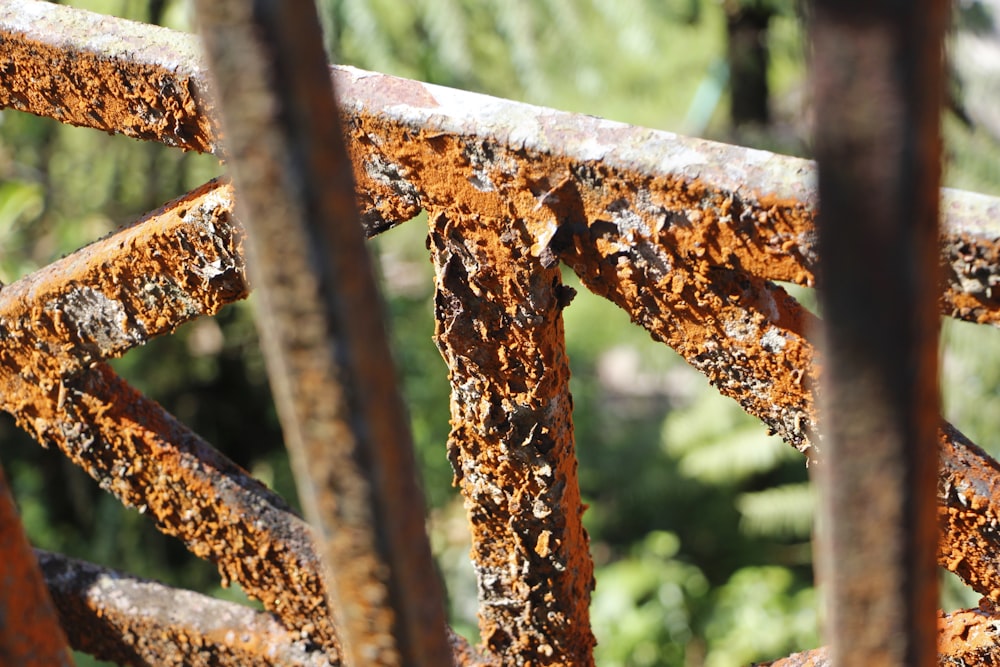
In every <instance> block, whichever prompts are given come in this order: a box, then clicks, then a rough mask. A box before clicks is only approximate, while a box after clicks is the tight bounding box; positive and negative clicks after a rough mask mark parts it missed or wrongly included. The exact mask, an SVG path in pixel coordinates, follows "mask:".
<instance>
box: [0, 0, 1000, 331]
mask: <svg viewBox="0 0 1000 667" xmlns="http://www.w3.org/2000/svg"><path fill="white" fill-rule="evenodd" d="M0 40H2V43H3V44H4V49H3V50H0V54H2V55H0V71H2V72H3V73H4V81H5V84H6V85H5V87H4V89H0V107H8V106H9V107H12V108H16V109H21V110H24V111H30V112H32V113H36V114H40V115H45V116H49V117H52V118H57V119H59V120H62V121H64V122H69V123H73V124H78V125H83V126H86V127H94V128H97V129H102V130H105V131H109V132H122V133H126V134H129V135H130V136H135V137H140V138H143V139H151V140H155V141H160V142H163V143H167V144H169V145H177V146H181V147H183V148H186V149H192V150H200V151H213V152H214V151H216V150H217V148H218V139H217V134H218V132H217V130H216V129H215V128H214V126H213V125H212V122H211V118H210V115H211V112H212V109H211V108H210V106H209V104H208V102H207V101H206V97H205V95H204V94H203V91H204V90H205V89H207V87H208V86H207V83H206V76H205V68H204V66H203V64H202V62H201V60H200V55H199V54H200V49H199V48H198V45H197V40H196V39H195V38H194V36H192V35H184V34H181V33H175V32H171V31H169V30H165V29H162V28H157V27H155V26H144V25H141V24H136V23H132V22H129V21H123V20H121V19H114V18H110V17H104V16H99V15H96V14H90V13H88V12H83V11H80V10H75V9H71V8H65V7H59V6H57V5H50V4H48V3H43V2H37V1H35V0H11V1H10V2H7V3H5V5H4V6H3V7H0ZM333 71H334V77H335V79H336V84H337V90H338V99H339V100H340V105H341V109H342V112H343V115H344V119H345V121H347V122H349V123H352V124H364V125H366V127H367V129H368V131H367V132H365V133H361V134H360V135H355V140H356V141H355V142H354V143H353V144H352V146H351V150H352V153H354V159H355V177H356V180H357V181H358V183H359V185H360V186H361V187H360V192H359V198H360V201H362V202H363V203H364V207H363V210H362V217H363V220H364V221H365V224H366V227H367V229H368V230H369V232H370V233H374V232H376V231H377V230H379V229H381V228H384V227H385V226H391V225H393V224H396V223H398V222H400V221H401V220H402V219H407V218H409V217H412V215H415V214H416V212H417V211H418V210H419V208H420V204H419V200H420V193H419V187H418V186H417V184H416V183H415V182H414V180H413V178H412V176H413V175H414V174H415V172H414V171H413V169H412V168H409V167H407V166H406V164H405V162H406V155H407V153H409V154H414V153H425V154H433V152H434V151H435V150H436V146H435V140H436V139H438V138H441V137H442V136H444V135H457V136H464V137H465V140H466V141H467V142H469V143H470V144H472V145H473V147H472V148H471V149H470V151H469V158H470V161H471V163H472V164H471V167H472V169H471V170H470V171H471V173H470V174H468V175H467V176H466V178H468V179H469V181H470V183H471V184H473V185H476V186H477V187H479V188H480V189H481V190H482V191H489V189H490V188H491V187H493V181H492V177H493V175H494V169H493V165H492V164H491V159H490V155H491V153H490V145H491V144H493V143H496V144H499V145H500V146H502V147H506V148H509V149H513V150H520V149H522V148H523V149H526V150H527V151H529V152H531V153H535V154H539V153H541V154H552V153H555V154H559V155H563V156H566V157H567V158H569V160H570V161H572V162H574V163H577V164H585V163H592V162H602V163H603V164H604V165H606V166H608V167H611V168H613V169H614V170H615V171H618V172H620V173H622V174H623V175H625V176H626V177H627V178H628V179H629V180H631V181H632V182H636V183H639V182H643V181H645V180H647V179H655V178H664V177H667V178H671V179H675V180H678V181H679V182H682V183H688V184H690V183H693V182H700V183H701V186H700V187H696V188H694V189H692V190H691V193H692V195H693V196H694V197H695V198H696V199H698V198H703V199H704V200H705V201H704V203H705V204H706V205H707V207H708V208H709V209H710V211H714V212H715V213H714V214H710V215H707V216H704V217H702V213H703V211H704V208H705V207H699V206H690V205H687V204H685V202H686V201H687V202H690V198H682V199H681V200H678V201H676V202H673V201H667V202H666V205H665V206H662V207H656V206H654V207H652V208H646V209H644V210H643V209H637V211H638V212H639V213H640V214H641V215H646V214H651V215H654V216H659V217H661V218H666V219H668V220H671V221H674V222H678V223H681V224H680V226H681V227H684V228H687V229H688V231H686V232H683V233H682V236H686V237H688V238H689V239H690V240H691V242H692V243H693V246H692V250H695V251H697V252H699V253H701V254H702V255H704V256H706V257H708V258H710V259H712V261H713V262H716V263H720V264H722V265H726V266H733V267H738V268H740V269H741V270H743V271H746V272H748V273H751V274H753V275H756V276H757V277H760V278H765V279H769V280H785V281H791V282H796V283H799V284H803V285H808V284H812V282H813V280H814V273H815V269H816V262H817V252H816V245H815V244H816V235H815V230H814V228H813V225H812V220H813V216H814V214H815V211H816V207H817V199H816V194H815V183H814V182H815V166H814V165H813V163H812V162H809V161H807V160H801V159H797V158H790V157H785V156H781V155H775V154H772V153H768V152H766V151H758V150H752V149H747V148H742V147H739V146H728V145H725V144H718V143H713V142H709V141H703V140H700V139H691V138H688V137H682V136H678V135H675V134H672V133H670V132H661V131H655V130H648V129H644V128H637V127H630V126H627V125H624V124H622V123H615V122H611V121H606V120H601V119H597V118H593V117H590V116H581V115H576V114H568V113H563V112H558V111H554V110H551V109H543V108H540V107H533V106H530V105H527V104H520V103H517V102H511V101H508V100H500V99H496V98H492V97H487V96H484V95H478V94H475V93H467V92H462V91H458V90H453V89H448V88H443V87H440V86H434V85H430V84H424V83H420V82H417V81H409V80H406V79H399V78H397V77H392V76H387V75H383V74H376V73H372V72H363V71H360V70H356V69H353V68H348V67H338V68H334V70H333ZM56 73H62V74H61V75H56ZM43 92H44V94H43ZM93 100H101V102H99V103H98V104H100V105H103V107H98V104H94V103H93ZM373 120H375V121H379V122H377V123H370V122H367V121H373ZM383 130H385V131H389V132H390V133H391V132H397V133H398V132H400V131H401V132H404V133H406V134H407V135H408V136H409V137H410V138H411V139H412V140H414V141H415V142H416V143H415V145H413V146H409V147H407V148H406V151H402V152H401V151H399V150H398V149H397V148H398V147H396V146H393V145H392V143H388V144H387V143H386V139H387V138H388V137H386V136H385V135H384V132H383ZM422 130H424V131H422ZM525 157H527V158H528V159H533V158H531V157H530V156H525ZM522 159H523V158H522ZM539 168H540V169H544V165H542V164H540V165H539ZM564 175H565V174H564V173H563V174H560V173H559V172H556V171H551V172H550V173H549V177H550V178H551V179H553V185H554V184H555V182H558V181H559V180H560V179H561V178H562V177H563V176H564ZM699 193H700V194H699ZM942 196H943V201H942V209H941V210H942V231H943V248H942V261H943V262H944V263H945V264H946V265H947V266H948V267H950V268H949V269H948V280H947V283H946V285H947V288H946V290H945V292H944V294H943V296H942V309H943V311H944V312H945V313H947V314H949V315H951V316H953V317H958V318H961V319H968V320H971V321H976V322H989V323H992V324H998V323H1000V299H996V298H994V297H993V295H992V286H993V285H994V284H996V282H997V280H1000V278H998V277H997V276H998V271H1000V263H998V262H997V259H996V255H997V252H998V249H1000V222H998V221H1000V199H997V198H995V197H986V196H983V195H976V194H972V193H968V192H961V191H956V190H943V191H942ZM969 243H971V244H972V245H971V246H969V245H967V244H969Z"/></svg>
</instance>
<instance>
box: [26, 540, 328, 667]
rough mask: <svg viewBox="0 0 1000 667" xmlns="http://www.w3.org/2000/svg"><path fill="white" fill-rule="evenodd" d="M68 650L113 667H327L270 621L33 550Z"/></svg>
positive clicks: (318, 655)
mask: <svg viewBox="0 0 1000 667" xmlns="http://www.w3.org/2000/svg"><path fill="white" fill-rule="evenodd" d="M37 553H38V560H39V565H40V566H41V568H42V572H43V573H44V575H45V582H46V584H48V587H49V590H50V591H51V592H52V596H53V600H54V602H55V604H56V607H57V608H58V610H59V617H60V619H61V620H62V623H63V627H65V628H66V629H67V632H68V633H69V640H70V643H71V644H72V646H73V648H74V649H76V650H78V651H83V652H85V653H88V654H90V655H92V656H94V657H96V658H98V659H100V660H110V661H113V662H117V663H119V664H143V665H188V666H191V667H226V666H230V665H231V666H233V667H239V666H242V665H248V666H249V667H270V666H272V665H273V666H280V665H292V664H294V665H302V666H303V667H335V666H337V665H340V664H341V663H340V660H339V659H338V657H337V656H336V654H333V655H330V654H327V653H324V652H322V651H320V650H317V648H316V647H315V645H309V644H308V643H307V641H306V640H304V639H303V638H302V637H301V636H300V635H299V633H297V632H295V633H292V632H289V631H288V630H286V629H285V628H284V627H283V626H282V625H281V624H280V623H278V621H277V620H276V619H275V617H274V616H272V615H271V614H267V613H263V612H258V611H254V610H252V609H250V608H248V607H244V606H241V605H238V604H235V603H232V602H223V601H221V600H216V599H213V598H210V597H207V596H204V595H201V594H198V593H193V592H191V591H185V590H178V589H175V588H170V587H169V586H165V585H163V584H160V583H158V582H154V581H149V580H145V579H140V578H138V577H133V576H131V575H129V574H126V573H124V572H116V571H113V570H107V569H105V568H102V567H99V566H97V565H92V564H90V563H85V562H83V561H78V560H75V559H72V558H66V557H64V556H60V555H58V554H53V553H49V552H44V551H39V552H37Z"/></svg>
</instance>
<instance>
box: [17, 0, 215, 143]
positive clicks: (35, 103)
mask: <svg viewBox="0 0 1000 667" xmlns="http://www.w3.org/2000/svg"><path fill="white" fill-rule="evenodd" d="M178 37H180V38H178ZM199 58H200V56H199V49H198V46H197V41H196V40H194V39H192V38H190V37H188V36H181V35H178V33H176V32H173V31H171V30H167V29H165V28H160V27H157V26H150V25H146V24H142V23H133V22H131V21H125V20H123V19H116V18H111V17H106V16H101V15H99V14H93V13H91V12H85V11H81V10H77V9H71V8H68V7H59V6H57V5H53V4H50V3H47V2H37V0H7V1H6V2H4V3H2V5H0V74H2V77H0V80H2V81H3V85H2V86H0V107H11V108H14V109H20V110H21V111H29V112H31V113H34V114H38V115H41V116H48V117H50V118H55V119H56V120H59V121H62V122H64V123H70V124H72V125H82V126H84V127H93V128H96V129H99V130H104V131H105V132H108V133H122V134H126V135H128V136H130V137H136V138H139V139H153V140H156V141H161V142H163V143H166V144H168V145H170V146H179V147H181V148H183V149H184V150H197V151H203V152H204V151H212V150H213V149H214V148H215V138H214V134H215V133H214V131H213V130H212V128H211V115H210V113H208V110H207V109H206V108H205V107H204V105H203V102H202V101H201V100H200V96H199V94H198V86H199V85H200V82H201V80H202V79H203V78H204V73H203V72H202V70H201V66H200V64H199Z"/></svg>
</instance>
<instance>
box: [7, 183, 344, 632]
mask: <svg viewBox="0 0 1000 667" xmlns="http://www.w3.org/2000/svg"><path fill="white" fill-rule="evenodd" d="M231 211H232V192H231V189H230V188H229V186H228V185H227V184H225V183H222V182H210V183H208V184H206V185H204V186H202V187H201V188H198V189H197V190H195V191H193V192H191V193H189V194H188V195H185V196H184V197H181V198H179V199H177V200H174V201H173V202H170V203H169V204H167V205H165V206H164V207H162V208H161V209H159V210H158V211H156V212H154V213H152V214H150V215H148V216H146V217H145V218H143V219H142V220H140V221H138V222H137V223H135V224H133V225H132V226H129V227H127V228H125V229H122V230H119V231H117V232H115V233H113V234H111V235H109V236H108V237H106V238H104V239H101V240H100V241H97V242H95V243H93V244H91V245H89V246H87V247H85V248H82V249H81V250H78V251H77V252H75V253H73V254H71V255H69V256H67V257H65V258H64V259H62V260H59V261H57V262H55V263H53V264H51V265H49V266H47V267H45V268H43V269H40V270H39V271H37V272H35V273H33V274H31V275H29V276H26V277H25V278H22V279H21V280H19V281H17V282H15V283H12V284H10V285H7V286H5V287H4V288H3V289H2V290H0V343H2V345H0V380H2V386H3V388H4V390H3V392H2V394H0V407H2V408H3V409H4V410H6V411H7V412H10V413H11V414H13V415H14V417H15V418H16V420H17V423H18V425H19V426H21V427H22V428H23V429H25V430H26V431H27V432H28V433H30V434H31V435H33V436H34V437H35V438H36V439H37V440H38V441H39V442H40V443H42V444H43V445H45V446H48V445H55V446H57V447H59V448H60V449H61V450H62V451H63V452H64V453H65V454H66V455H67V456H68V457H69V458H70V460H72V461H73V462H74V463H76V464H77V465H79V466H81V467H82V468H83V469H84V470H86V471H87V473H88V474H90V475H91V477H93V478H94V479H95V480H96V481H97V482H98V483H99V484H100V486H101V487H102V488H104V489H106V490H108V491H110V492H111V493H113V494H115V495H116V496H117V497H118V498H119V499H121V501H122V502H123V503H125V504H126V505H129V506H132V507H137V508H139V510H140V511H141V512H144V513H145V512H148V513H149V514H150V516H151V517H152V518H153V519H154V520H155V521H156V523H157V526H158V527H159V529H160V530H161V531H163V532H164V533H166V534H168V535H173V536H176V537H178V538H179V539H181V540H182V541H183V542H184V543H185V545H186V546H187V547H188V548H189V549H190V550H191V551H192V552H193V553H195V554H196V555H197V556H199V557H201V558H206V559H208V560H210V561H212V562H214V563H216V564H217V565H218V567H219V571H220V574H221V575H222V577H223V581H224V582H228V581H230V580H233V581H238V582H240V584H241V585H242V586H243V587H244V589H245V590H246V592H247V593H248V594H249V595H251V596H253V597H256V598H258V599H260V600H261V601H262V602H263V603H264V604H265V606H267V607H268V608H269V609H271V610H272V611H275V612H276V613H278V614H279V615H280V616H281V618H282V620H283V621H284V622H285V623H286V625H287V626H288V627H290V628H296V629H299V630H302V631H304V632H306V633H307V634H309V635H310V637H311V639H312V641H315V642H317V643H318V644H320V645H322V646H324V647H326V648H328V649H330V650H331V651H335V650H336V647H337V643H336V637H335V633H334V630H333V627H332V624H331V622H330V620H329V615H328V610H327V607H326V596H325V586H324V584H323V582H322V578H321V576H320V571H321V567H320V563H319V558H318V556H317V555H316V553H315V548H314V545H313V536H312V533H311V532H310V530H309V528H308V527H307V526H306V524H305V522H303V521H302V520H301V519H299V518H298V517H297V516H295V514H294V513H293V512H292V511H291V510H290V509H289V507H288V505H287V504H286V503H285V501H284V500H282V499H281V498H280V497H279V496H277V494H275V493H273V492H272V491H270V490H268V489H267V488H266V487H265V486H264V485H263V484H261V483H260V482H258V481H257V480H255V479H253V478H252V476H250V475H249V473H247V472H246V471H245V470H243V469H242V468H240V467H239V466H237V465H236V464H234V463H232V462H231V461H229V460H228V459H227V458H226V457H224V456H222V455H221V454H219V452H218V451H217V450H215V449H214V448H212V447H211V446H210V445H208V444H207V443H205V442H204V441H203V440H201V439H200V438H199V437H198V436H197V435H195V434H194V433H192V432H191V431H190V430H189V429H187V428H186V427H184V426H183V425H182V424H180V423H179V422H177V421H176V420H175V419H174V418H173V417H172V416H171V415H170V414H169V413H167V412H166V411H165V410H164V409H163V408H162V407H161V406H159V405H158V404H157V403H156V402H154V401H151V400H149V399H147V398H146V397H144V396H142V395H141V394H140V393H139V392H137V391H136V390H135V389H134V388H132V387H130V386H129V385H128V384H127V383H125V382H124V381H123V380H121V378H119V377H118V376H117V375H115V373H114V372H113V371H112V370H111V368H110V367H108V366H107V365H105V364H103V363H102V362H101V360H102V359H105V358H109V357H112V356H117V355H119V354H122V353H123V352H125V351H126V350H127V349H129V348H130V347H132V346H134V345H138V344H142V343H143V342H145V341H146V340H148V339H149V338H151V337H153V336H157V335H161V334H165V333H169V332H170V331H172V330H173V329H174V328H175V327H177V326H179V325H180V324H181V323H182V322H184V321H186V320H189V319H191V318H193V317H195V316H198V315H202V314H208V315H210V314H214V313H215V312H216V311H217V310H218V309H219V308H221V307H222V306H223V305H225V304H226V303H230V302H232V301H235V300H237V299H241V298H244V297H245V296H246V295H247V286H246V283H245V279H244V272H243V256H242V254H243V249H242V245H241V243H240V239H241V237H242V230H241V229H240V228H239V227H238V226H237V225H236V224H235V223H234V221H233V220H232V217H231Z"/></svg>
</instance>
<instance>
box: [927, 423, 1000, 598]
mask: <svg viewBox="0 0 1000 667" xmlns="http://www.w3.org/2000/svg"><path fill="white" fill-rule="evenodd" d="M939 441H940V452H941V457H940V458H941V472H940V474H939V478H938V525H939V526H940V531H941V538H940V546H939V556H938V560H939V562H940V564H941V565H942V566H944V567H945V568H947V569H948V570H951V571H952V572H955V573H956V574H958V575H959V576H960V577H961V578H962V579H963V580H964V581H965V582H966V583H967V584H968V585H969V586H970V587H972V589H973V590H975V591H976V592H977V593H979V594H981V595H983V596H985V597H986V598H988V599H990V600H992V601H993V602H1000V572H998V567H997V557H996V554H997V550H998V547H997V545H998V543H1000V464H998V463H997V462H996V461H994V460H993V459H992V458H991V457H990V456H989V455H988V454H986V452H984V451H983V450H982V449H980V448H979V447H977V446H975V445H974V444H972V443H971V442H970V441H969V440H968V439H967V438H966V437H965V436H964V435H962V434H961V433H960V432H958V430H957V429H955V428H954V427H953V426H951V425H950V424H944V425H943V427H942V430H941V434H940V438H939Z"/></svg>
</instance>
